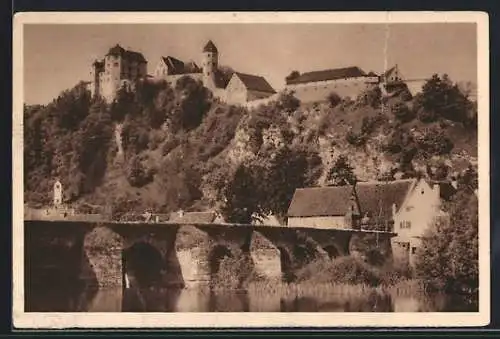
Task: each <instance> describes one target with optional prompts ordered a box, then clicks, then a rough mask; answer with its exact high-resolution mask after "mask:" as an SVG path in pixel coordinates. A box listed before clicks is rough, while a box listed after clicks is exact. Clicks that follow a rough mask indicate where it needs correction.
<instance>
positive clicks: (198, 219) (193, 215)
mask: <svg viewBox="0 0 500 339" xmlns="http://www.w3.org/2000/svg"><path fill="white" fill-rule="evenodd" d="M215 217H216V214H215V213H214V212H184V214H183V215H182V216H181V215H180V214H179V213H178V212H172V213H170V218H169V219H168V221H169V222H174V223H193V224H204V223H211V222H213V221H214V220H215Z"/></svg>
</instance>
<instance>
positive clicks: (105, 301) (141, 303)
mask: <svg viewBox="0 0 500 339" xmlns="http://www.w3.org/2000/svg"><path fill="white" fill-rule="evenodd" d="M26 311H27V312H453V311H460V312H464V311H477V309H475V308H474V307H472V306H468V305H467V304H465V303H463V302H461V301H458V300H457V299H456V298H450V297H445V296H439V297H433V298H429V297H426V296H423V295H407V294H403V295H398V294H397V293H380V292H379V293H375V292H370V293H368V294H366V295H363V296H360V297H359V298H345V297H344V296H342V295H335V294H332V295H329V296H321V297H318V296H316V297H315V296H298V295H290V294H286V295H284V294H280V293H268V292H266V293H264V292H263V291H259V290H252V291H218V292H213V291H207V290H196V289H134V288H130V289H121V288H115V289H111V288H109V289H105V288H104V289H95V290H80V291H78V290H70V289H65V290H62V289H54V290H44V291H41V290H38V291H35V290H33V291H32V292H31V293H27V294H26Z"/></svg>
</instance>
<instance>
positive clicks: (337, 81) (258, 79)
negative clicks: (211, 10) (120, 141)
mask: <svg viewBox="0 0 500 339" xmlns="http://www.w3.org/2000/svg"><path fill="white" fill-rule="evenodd" d="M147 64H148V62H147V61H146V59H145V58H144V56H143V55H142V54H141V53H139V52H136V51H130V50H126V49H124V48H123V47H121V46H120V45H118V44H117V45H115V46H114V47H112V48H110V50H109V51H108V53H107V54H106V55H105V57H104V59H102V60H100V61H99V60H96V61H95V62H94V63H93V65H92V71H91V76H92V80H91V83H90V90H91V92H92V95H96V96H101V97H102V98H104V99H105V100H106V101H107V102H112V101H113V100H114V98H115V96H116V93H117V91H118V89H119V88H120V87H122V86H127V87H128V88H133V86H134V84H135V82H136V81H139V80H142V81H153V82H154V81H161V80H165V81H167V82H168V83H170V84H171V85H172V86H175V84H176V82H177V80H178V79H180V78H182V77H184V76H189V77H191V78H193V79H195V80H199V81H201V82H202V83H203V85H204V86H205V87H206V88H208V89H210V90H211V91H212V93H213V95H214V97H216V98H218V99H219V100H221V101H223V102H226V103H228V104H234V105H245V106H247V107H252V106H257V105H259V104H262V103H267V102H269V101H271V100H274V99H275V98H276V97H277V94H278V93H277V92H276V90H275V89H274V88H273V87H272V86H271V85H270V84H269V82H268V81H267V80H266V79H265V78H264V77H262V76H259V75H253V74H245V73H240V72H233V71H230V72H224V70H223V69H221V68H220V67H219V51H218V49H217V47H216V46H215V44H214V43H213V42H212V41H211V40H210V41H208V42H207V43H206V45H205V46H204V47H203V49H202V53H201V67H200V66H198V65H197V64H196V63H195V62H194V61H188V62H185V61H182V60H180V59H178V58H175V57H173V56H170V55H169V56H162V57H160V60H159V61H158V63H157V65H156V67H155V68H154V71H153V73H152V74H151V75H149V74H148V72H147ZM296 73H297V74H295V75H294V76H293V77H290V76H289V77H287V79H286V85H285V88H284V89H285V90H288V91H293V93H294V95H295V96H296V97H297V98H298V99H300V100H301V101H302V102H315V101H323V100H325V99H326V98H327V96H328V95H329V94H330V93H332V92H335V93H337V94H338V95H340V96H341V97H351V98H355V97H356V96H357V95H359V94H360V93H362V92H363V91H365V90H366V89H369V88H374V87H377V86H379V87H380V88H381V89H382V92H385V88H386V85H387V84H391V83H397V82H408V81H407V80H403V78H402V75H401V73H400V71H399V69H398V67H397V65H396V66H394V67H392V68H391V69H389V70H388V71H386V72H385V73H384V74H382V75H380V76H379V75H376V74H375V73H373V72H370V73H365V72H364V71H363V70H362V69H361V68H359V67H345V68H337V69H327V70H320V71H312V72H306V73H303V74H300V73H298V72H296ZM410 82H411V81H410ZM418 85H419V86H420V87H421V84H418ZM419 86H417V88H416V90H415V89H413V88H410V90H412V92H415V91H418V90H419V89H420V87H419Z"/></svg>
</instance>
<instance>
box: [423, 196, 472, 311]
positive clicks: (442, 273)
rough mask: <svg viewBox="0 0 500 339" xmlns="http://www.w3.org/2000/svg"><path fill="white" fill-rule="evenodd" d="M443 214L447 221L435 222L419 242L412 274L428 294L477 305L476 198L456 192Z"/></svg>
mask: <svg viewBox="0 0 500 339" xmlns="http://www.w3.org/2000/svg"><path fill="white" fill-rule="evenodd" d="M447 211H448V213H449V216H450V219H449V221H446V220H439V221H437V222H436V223H435V225H434V227H433V228H432V229H430V230H429V232H428V233H427V234H426V236H425V237H424V238H423V240H422V246H421V249H420V250H419V251H418V252H417V257H416V266H415V268H416V274H417V276H418V277H419V278H420V279H422V281H423V282H424V283H425V285H426V286H427V288H428V289H429V290H430V291H438V292H444V293H453V294H458V295H463V296H465V297H466V298H467V299H468V300H469V301H470V302H473V303H477V301H478V300H477V297H478V296H477V293H478V288H479V263H478V201H477V197H476V196H475V194H473V193H472V194H471V192H468V191H467V190H460V191H459V192H458V193H457V194H456V195H455V196H454V198H453V201H452V202H451V203H450V204H449V206H448V208H447Z"/></svg>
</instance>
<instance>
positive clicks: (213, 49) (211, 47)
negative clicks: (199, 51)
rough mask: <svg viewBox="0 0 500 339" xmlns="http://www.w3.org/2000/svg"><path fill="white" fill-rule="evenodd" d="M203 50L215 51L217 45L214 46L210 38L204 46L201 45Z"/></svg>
mask: <svg viewBox="0 0 500 339" xmlns="http://www.w3.org/2000/svg"><path fill="white" fill-rule="evenodd" d="M203 52H211V53H217V52H218V51H217V47H215V44H214V43H213V42H212V40H208V42H207V44H206V45H205V47H203Z"/></svg>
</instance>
